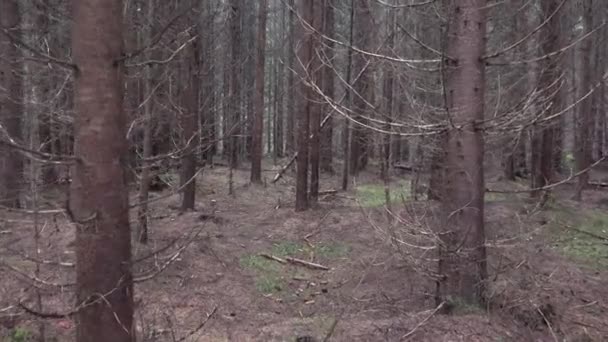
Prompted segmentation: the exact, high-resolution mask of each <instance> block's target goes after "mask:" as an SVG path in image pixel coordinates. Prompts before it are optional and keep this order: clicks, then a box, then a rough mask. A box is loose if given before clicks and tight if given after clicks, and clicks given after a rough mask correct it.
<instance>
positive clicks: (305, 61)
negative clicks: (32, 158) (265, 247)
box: [295, 0, 318, 211]
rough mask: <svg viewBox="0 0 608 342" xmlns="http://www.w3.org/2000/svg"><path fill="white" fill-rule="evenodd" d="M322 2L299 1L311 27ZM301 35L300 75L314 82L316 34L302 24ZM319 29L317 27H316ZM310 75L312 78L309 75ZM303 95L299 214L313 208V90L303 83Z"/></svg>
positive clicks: (299, 157)
mask: <svg viewBox="0 0 608 342" xmlns="http://www.w3.org/2000/svg"><path fill="white" fill-rule="evenodd" d="M317 1H318V0H299V1H298V5H299V6H298V11H299V14H300V16H301V18H302V20H303V21H305V22H306V23H307V24H308V25H311V26H312V25H314V24H313V21H314V20H315V18H314V13H315V11H314V8H315V6H316V5H317V4H316V2H317ZM298 27H299V31H300V34H299V35H298V36H299V38H300V41H301V43H300V46H299V49H298V51H297V54H298V59H299V60H300V62H299V63H298V68H297V70H298V74H299V75H300V77H304V78H306V79H307V81H308V82H312V76H311V75H310V74H309V73H311V72H312V70H311V69H310V68H308V67H307V66H309V65H310V64H311V61H312V59H313V58H314V57H313V34H314V32H312V31H311V30H309V29H308V28H307V27H305V26H304V24H301V25H299V26H298ZM312 27H315V26H312ZM306 75H308V76H306ZM299 88H300V95H299V96H298V99H299V103H298V107H299V108H298V109H299V111H298V135H297V138H298V142H297V145H298V156H297V160H296V204H295V209H296V211H303V210H306V209H308V207H309V198H308V168H309V139H310V138H309V134H310V112H311V101H310V99H311V96H312V91H311V88H310V87H309V86H308V85H307V84H306V83H305V82H300V87H299Z"/></svg>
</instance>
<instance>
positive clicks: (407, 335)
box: [401, 302, 445, 340]
mask: <svg viewBox="0 0 608 342" xmlns="http://www.w3.org/2000/svg"><path fill="white" fill-rule="evenodd" d="M444 305H445V302H441V304H439V305H438V306H437V307H436V308H435V309H434V310H433V311H432V312H431V313H430V314H429V315H428V316H427V317H426V318H425V319H423V320H422V321H420V323H418V324H416V326H415V327H414V329H412V330H410V331H409V332H408V333H407V334H405V335H403V336H401V339H402V340H405V339H407V338H410V337H411V336H412V335H413V334H414V333H415V332H416V330H418V328H420V327H421V326H423V325H424V324H425V323H426V322H428V321H429V319H431V317H433V316H435V314H436V313H437V311H439V310H441V308H443V306H444Z"/></svg>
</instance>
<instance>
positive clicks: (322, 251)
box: [314, 243, 350, 259]
mask: <svg viewBox="0 0 608 342" xmlns="http://www.w3.org/2000/svg"><path fill="white" fill-rule="evenodd" d="M314 252H315V255H317V256H319V257H321V258H325V259H336V258H342V257H344V256H346V255H348V252H350V247H349V246H348V245H345V244H341V243H327V244H325V243H324V244H320V245H317V246H315V250H314Z"/></svg>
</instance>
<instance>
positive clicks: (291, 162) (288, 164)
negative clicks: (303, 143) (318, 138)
mask: <svg viewBox="0 0 608 342" xmlns="http://www.w3.org/2000/svg"><path fill="white" fill-rule="evenodd" d="M330 117H331V113H329V114H328V115H327V116H326V117H325V118H324V119H323V121H321V125H320V126H319V130H321V129H322V128H323V126H325V124H326V123H327V121H329V118H330ZM311 138H312V135H311ZM296 159H298V152H296V153H294V154H293V156H292V157H291V159H289V161H288V162H287V164H286V165H285V166H283V167H282V168H281V170H279V172H277V174H276V175H275V176H274V178H273V179H272V181H271V183H272V184H274V183H276V182H277V181H278V180H279V179H281V177H283V174H284V173H285V171H287V169H289V167H290V166H291V165H293V163H294V162H295V161H296Z"/></svg>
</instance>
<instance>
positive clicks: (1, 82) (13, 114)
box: [0, 0, 23, 208]
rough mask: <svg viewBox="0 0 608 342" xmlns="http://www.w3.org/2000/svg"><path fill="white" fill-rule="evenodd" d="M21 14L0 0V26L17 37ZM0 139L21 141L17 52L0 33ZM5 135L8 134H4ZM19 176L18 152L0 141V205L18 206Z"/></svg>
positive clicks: (12, 3)
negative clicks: (0, 127) (0, 126)
mask: <svg viewBox="0 0 608 342" xmlns="http://www.w3.org/2000/svg"><path fill="white" fill-rule="evenodd" d="M20 21H21V16H20V12H19V4H18V1H17V0H2V1H0V29H6V30H8V32H9V33H10V34H11V35H12V36H14V37H20V33H19V32H21V29H20V27H19V25H20ZM0 60H3V61H2V62H0V124H1V125H2V130H0V139H1V140H3V141H7V140H8V141H10V140H11V139H12V140H13V141H12V142H14V143H21V138H22V132H21V120H22V115H23V101H22V96H23V80H22V78H21V76H20V74H21V69H22V67H21V61H22V57H21V52H20V50H19V48H17V45H16V44H13V43H12V42H11V40H10V38H9V37H8V36H7V35H6V34H3V33H0ZM5 134H8V135H9V137H6V136H4V135H5ZM22 179H23V159H22V156H21V154H20V153H19V151H17V150H15V149H13V148H11V147H8V146H6V145H3V144H0V204H1V205H4V206H7V207H12V208H19V207H20V199H19V198H20V193H21V188H22V184H21V182H22Z"/></svg>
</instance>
